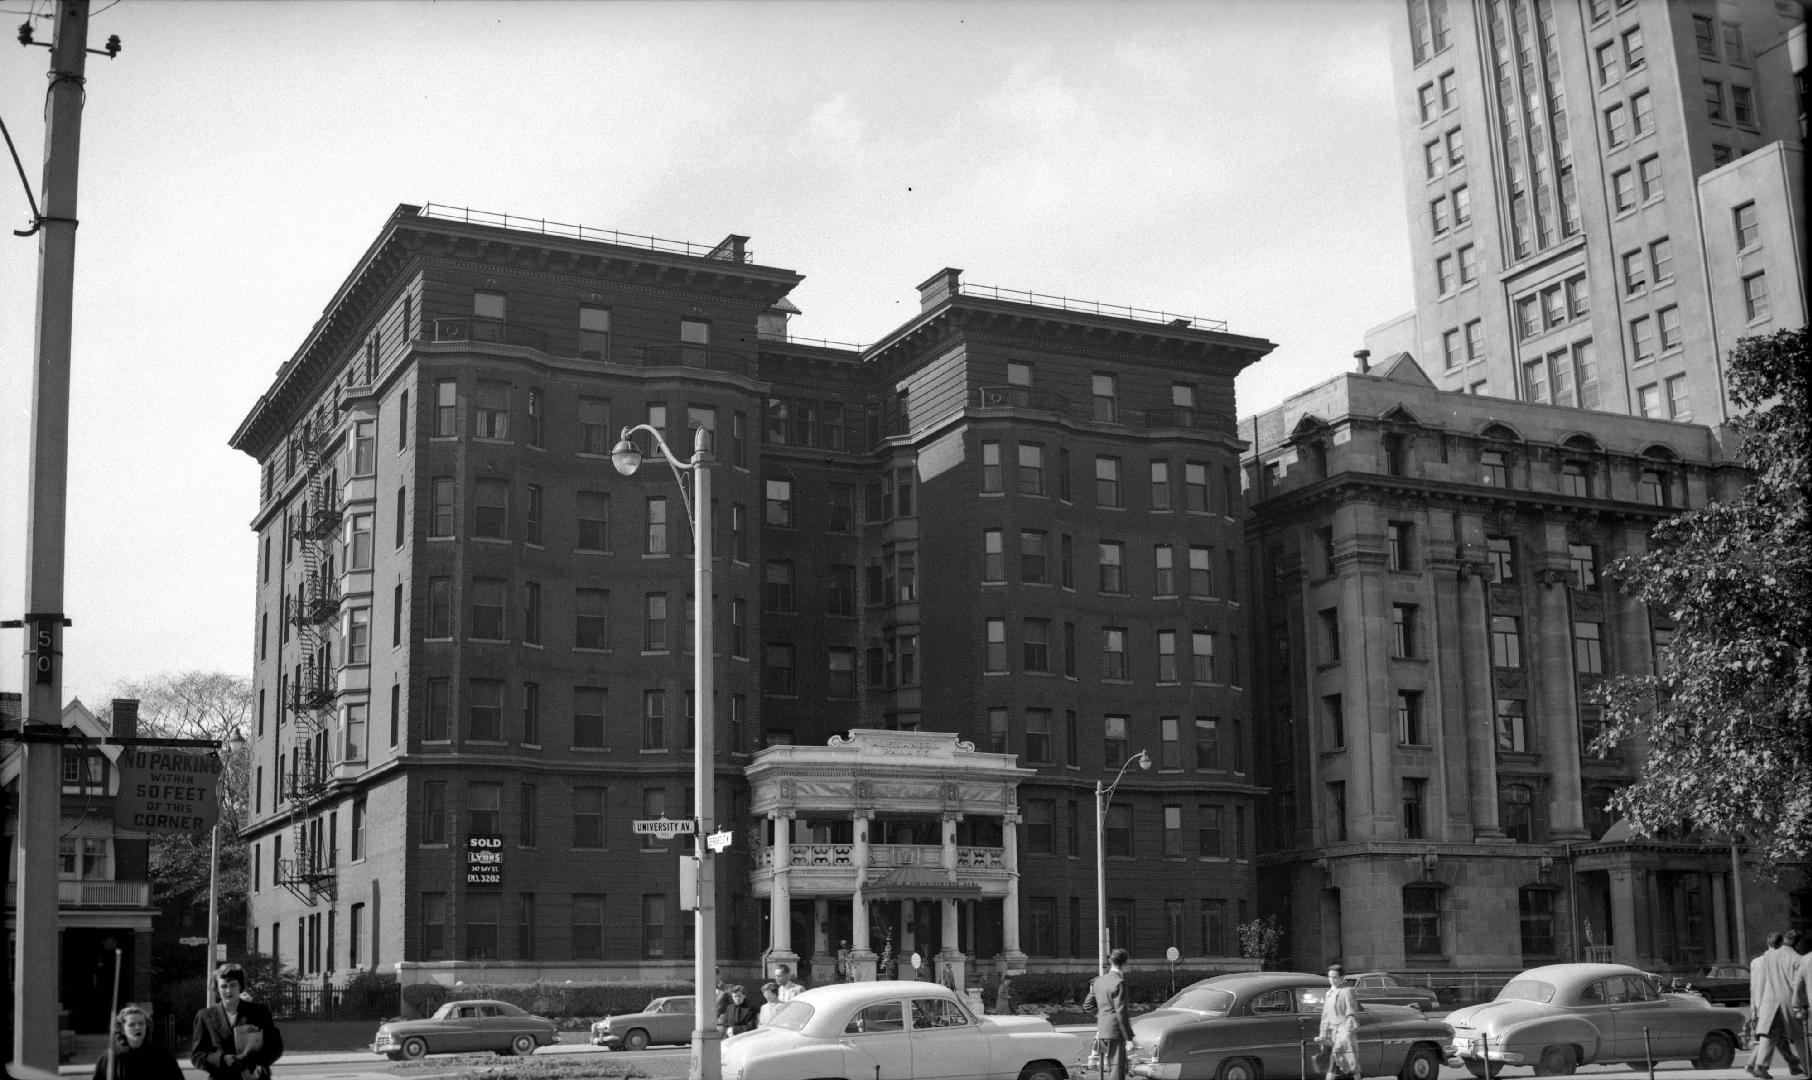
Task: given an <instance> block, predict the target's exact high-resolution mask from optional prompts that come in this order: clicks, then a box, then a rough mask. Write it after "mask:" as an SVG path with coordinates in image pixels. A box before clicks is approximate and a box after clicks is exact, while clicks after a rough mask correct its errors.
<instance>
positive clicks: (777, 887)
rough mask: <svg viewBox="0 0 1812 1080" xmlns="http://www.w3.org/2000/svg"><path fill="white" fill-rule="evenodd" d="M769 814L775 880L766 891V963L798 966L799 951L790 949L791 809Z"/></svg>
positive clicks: (791, 943) (791, 933) (791, 905)
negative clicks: (772, 824) (771, 828)
mask: <svg viewBox="0 0 1812 1080" xmlns="http://www.w3.org/2000/svg"><path fill="white" fill-rule="evenodd" d="M768 818H769V820H771V821H772V822H773V823H774V857H773V859H771V860H769V861H770V862H771V863H772V864H773V867H774V884H773V888H772V889H771V890H770V891H769V894H768V923H769V931H770V942H769V946H768V963H769V965H770V966H771V965H773V964H787V965H789V966H793V967H794V968H795V969H797V965H798V963H799V954H797V953H795V952H794V951H793V880H792V874H793V812H792V811H791V810H775V811H771V812H770V813H769V814H768Z"/></svg>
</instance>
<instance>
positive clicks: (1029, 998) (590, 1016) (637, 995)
mask: <svg viewBox="0 0 1812 1080" xmlns="http://www.w3.org/2000/svg"><path fill="white" fill-rule="evenodd" d="M1224 974H1226V972H1224V971H1219V970H1213V969H1210V970H1181V969H1179V970H1178V971H1177V973H1176V975H1175V977H1174V979H1173V978H1172V976H1171V973H1170V972H1169V971H1168V970H1152V971H1141V970H1139V969H1137V968H1134V969H1133V970H1132V971H1129V972H1127V974H1126V989H1127V994H1128V996H1129V997H1130V999H1131V1000H1132V1002H1133V1003H1134V1004H1135V1005H1140V1006H1145V1007H1151V1006H1156V1005H1159V1004H1162V1003H1163V1002H1165V1001H1167V1000H1169V999H1170V995H1171V992H1172V991H1171V987H1172V986H1175V987H1176V989H1178V990H1180V989H1182V988H1183V987H1185V986H1188V985H1189V984H1190V983H1192V982H1195V981H1196V980H1198V979H1206V978H1208V977H1210V976H1213V975H1224ZM1089 982H1090V978H1089V976H1088V975H1086V974H1084V973H1079V972H1077V973H1068V974H1050V975H1047V974H1026V975H1015V976H1013V977H1012V979H1011V981H1010V982H1009V983H1008V984H1007V997H1008V1001H1009V1004H1011V1005H1012V1006H1013V1007H1014V1008H1015V1009H1017V1008H1018V1007H1019V1006H1021V1005H1051V1006H1062V1005H1077V1004H1079V1003H1080V1002H1081V1001H1082V999H1083V998H1084V997H1086V996H1087V995H1088V986H1089ZM691 992H692V986H691V984H690V983H657V982H604V983H564V982H559V983H554V982H540V983H510V984H502V983H500V984H495V985H492V984H485V983H467V984H466V985H464V986H443V985H441V984H440V983H416V984H414V985H412V986H405V987H403V1002H404V1004H406V1005H407V1006H408V1007H409V1009H410V1010H411V1011H412V1012H415V1013H419V1014H421V1015H423V1016H426V1015H428V1014H430V1013H432V1012H434V1010H436V1009H438V1008H440V1007H441V1006H442V1005H444V1004H446V1003H447V1002H449V1001H463V1000H468V999H471V998H493V999H495V1000H498V1001H507V1002H509V1003H511V1004H512V1005H519V1006H521V1007H522V1008H524V1009H527V1010H528V1011H529V1012H532V1013H535V1014H536V1015H539V1016H546V1017H549V1018H551V1019H572V1020H587V1021H590V1020H596V1019H598V1018H600V1017H604V1016H610V1015H614V1014H617V1013H630V1012H640V1011H642V1009H643V1008H644V1007H645V1006H647V1004H648V1002H649V1001H650V1000H652V999H654V998H657V997H666V996H669V995H672V994H690V993H691ZM997 993H998V986H997V984H995V983H993V982H988V983H986V984H984V985H983V987H982V999H983V1002H984V1005H985V1007H986V1008H988V1009H989V1010H990V1011H992V1010H993V1009H994V1008H995V996H996V994H997Z"/></svg>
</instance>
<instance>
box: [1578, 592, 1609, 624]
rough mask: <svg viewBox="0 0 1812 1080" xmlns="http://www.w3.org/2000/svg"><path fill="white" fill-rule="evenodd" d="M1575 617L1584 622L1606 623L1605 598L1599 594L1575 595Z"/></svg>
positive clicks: (1579, 593)
mask: <svg viewBox="0 0 1812 1080" xmlns="http://www.w3.org/2000/svg"><path fill="white" fill-rule="evenodd" d="M1573 617H1574V618H1575V619H1579V620H1582V621H1584V622H1603V621H1604V597H1602V596H1599V595H1598V594H1597V593H1589V592H1576V593H1574V594H1573Z"/></svg>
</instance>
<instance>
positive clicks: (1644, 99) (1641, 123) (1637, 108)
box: [1630, 90, 1655, 136]
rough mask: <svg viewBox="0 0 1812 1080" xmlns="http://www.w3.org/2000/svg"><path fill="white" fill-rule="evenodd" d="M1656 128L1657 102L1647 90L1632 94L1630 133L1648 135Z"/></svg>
mask: <svg viewBox="0 0 1812 1080" xmlns="http://www.w3.org/2000/svg"><path fill="white" fill-rule="evenodd" d="M1654 129H1655V102H1654V98H1652V97H1651V96H1649V92H1648V91H1647V90H1644V91H1642V92H1641V93H1638V94H1632V95H1630V133H1631V134H1632V135H1636V136H1642V135H1646V134H1648V133H1649V132H1651V131H1653V130H1654Z"/></svg>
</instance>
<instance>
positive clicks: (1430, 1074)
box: [1397, 1046, 1441, 1080]
mask: <svg viewBox="0 0 1812 1080" xmlns="http://www.w3.org/2000/svg"><path fill="white" fill-rule="evenodd" d="M1440 1075H1441V1055H1439V1054H1437V1053H1435V1051H1434V1047H1432V1046H1417V1047H1413V1048H1411V1049H1410V1051H1409V1056H1408V1057H1407V1058H1404V1059H1403V1068H1401V1069H1399V1070H1397V1076H1398V1078H1399V1080H1436V1078H1437V1077H1439V1076H1440Z"/></svg>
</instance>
